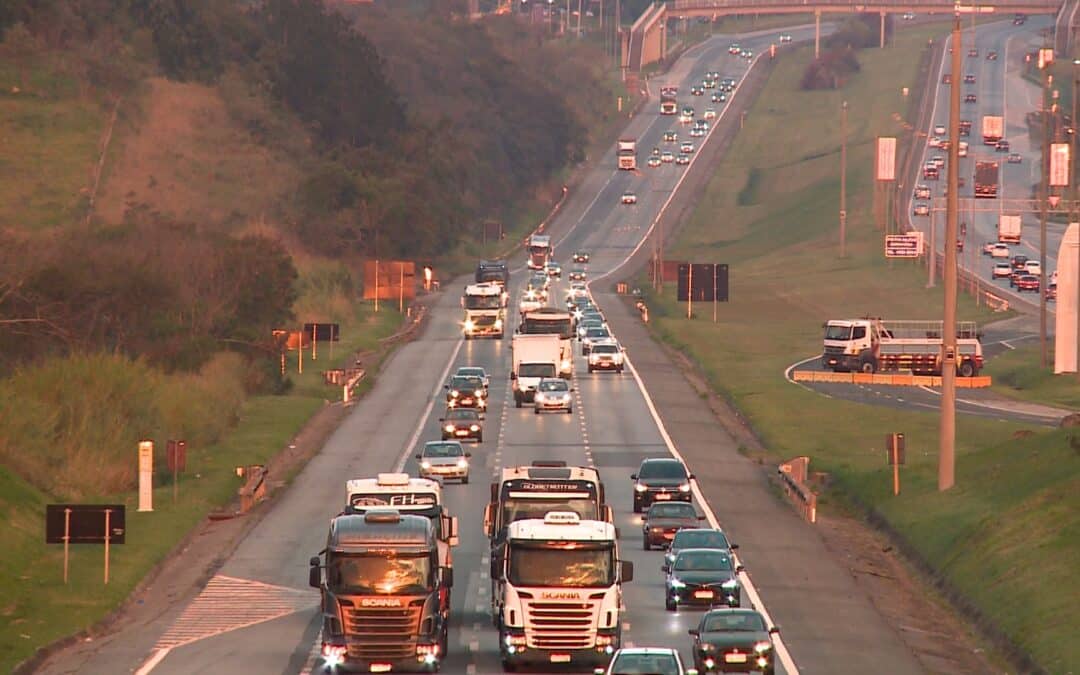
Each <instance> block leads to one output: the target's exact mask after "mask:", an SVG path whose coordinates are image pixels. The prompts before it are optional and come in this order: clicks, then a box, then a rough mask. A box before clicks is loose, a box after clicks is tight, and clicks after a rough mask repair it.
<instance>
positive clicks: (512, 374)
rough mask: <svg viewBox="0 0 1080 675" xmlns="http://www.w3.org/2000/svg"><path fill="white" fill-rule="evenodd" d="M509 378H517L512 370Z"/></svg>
mask: <svg viewBox="0 0 1080 675" xmlns="http://www.w3.org/2000/svg"><path fill="white" fill-rule="evenodd" d="M510 379H511V380H516V379H517V373H513V372H512V373H510Z"/></svg>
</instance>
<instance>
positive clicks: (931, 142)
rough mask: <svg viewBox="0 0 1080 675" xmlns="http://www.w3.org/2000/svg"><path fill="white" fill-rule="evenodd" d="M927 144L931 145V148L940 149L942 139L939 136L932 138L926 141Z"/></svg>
mask: <svg viewBox="0 0 1080 675" xmlns="http://www.w3.org/2000/svg"><path fill="white" fill-rule="evenodd" d="M926 144H927V145H929V146H930V147H931V148H940V147H941V138H940V137H938V136H931V137H930V139H929V140H928V141H926Z"/></svg>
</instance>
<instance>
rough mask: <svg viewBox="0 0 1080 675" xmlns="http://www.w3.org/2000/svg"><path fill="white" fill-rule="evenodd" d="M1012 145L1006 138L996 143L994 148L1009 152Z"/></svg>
mask: <svg viewBox="0 0 1080 675" xmlns="http://www.w3.org/2000/svg"><path fill="white" fill-rule="evenodd" d="M1010 147H1011V146H1010V145H1009V142H1008V141H1006V140H1005V139H1002V140H1000V141H998V142H997V143H995V144H994V150H997V151H998V152H1008V151H1009V148H1010Z"/></svg>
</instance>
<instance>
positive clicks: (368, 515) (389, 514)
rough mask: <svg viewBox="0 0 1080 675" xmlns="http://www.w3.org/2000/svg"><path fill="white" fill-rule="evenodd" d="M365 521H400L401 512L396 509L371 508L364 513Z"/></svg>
mask: <svg viewBox="0 0 1080 675" xmlns="http://www.w3.org/2000/svg"><path fill="white" fill-rule="evenodd" d="M364 522H365V523H400V522H401V514H400V513H399V512H398V511H397V510H396V509H372V510H370V511H366V512H365V513H364Z"/></svg>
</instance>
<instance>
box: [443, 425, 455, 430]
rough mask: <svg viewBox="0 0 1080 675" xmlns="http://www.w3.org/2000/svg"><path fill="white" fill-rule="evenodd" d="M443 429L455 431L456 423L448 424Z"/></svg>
mask: <svg viewBox="0 0 1080 675" xmlns="http://www.w3.org/2000/svg"><path fill="white" fill-rule="evenodd" d="M443 429H445V430H447V431H453V430H454V425H453V424H447V425H446V426H445V427H443Z"/></svg>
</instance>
